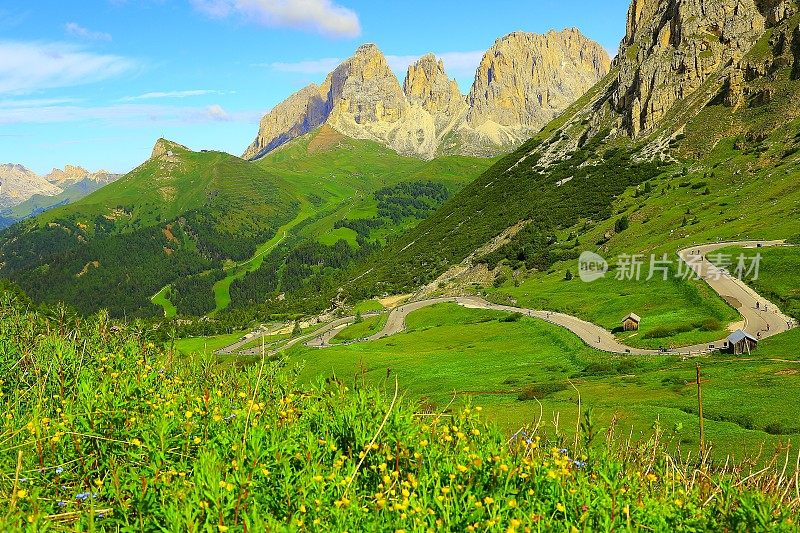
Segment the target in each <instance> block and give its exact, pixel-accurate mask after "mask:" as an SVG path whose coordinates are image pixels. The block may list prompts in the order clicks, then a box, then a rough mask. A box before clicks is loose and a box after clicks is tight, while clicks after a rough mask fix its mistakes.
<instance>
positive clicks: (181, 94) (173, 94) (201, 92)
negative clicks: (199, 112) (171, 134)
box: [122, 89, 222, 102]
mask: <svg viewBox="0 0 800 533" xmlns="http://www.w3.org/2000/svg"><path fill="white" fill-rule="evenodd" d="M208 94H222V93H221V92H220V91H212V90H209V89H195V90H191V91H164V92H151V93H144V94H140V95H138V96H126V97H125V98H122V101H123V102H135V101H137V100H157V99H161V98H189V97H191V96H205V95H208Z"/></svg>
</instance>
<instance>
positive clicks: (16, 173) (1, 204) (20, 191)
mask: <svg viewBox="0 0 800 533" xmlns="http://www.w3.org/2000/svg"><path fill="white" fill-rule="evenodd" d="M61 192H62V191H61V189H60V188H59V187H57V186H55V185H53V184H52V183H50V182H48V181H47V180H46V179H44V178H43V177H41V176H39V175H37V174H36V173H35V172H33V171H31V170H28V169H27V168H25V167H24V166H22V165H15V164H6V165H0V208H8V207H14V206H16V205H19V204H21V203H22V202H24V201H25V200H27V199H29V198H30V197H32V196H33V195H35V194H41V195H42V196H55V195H56V194H59V193H61Z"/></svg>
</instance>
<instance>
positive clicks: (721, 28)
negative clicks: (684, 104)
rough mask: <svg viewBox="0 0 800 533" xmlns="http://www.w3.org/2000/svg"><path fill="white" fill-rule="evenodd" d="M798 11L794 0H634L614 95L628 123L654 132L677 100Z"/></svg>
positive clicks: (632, 129) (733, 64) (732, 64)
mask: <svg viewBox="0 0 800 533" xmlns="http://www.w3.org/2000/svg"><path fill="white" fill-rule="evenodd" d="M795 12H797V4H796V2H794V1H791V0H692V1H686V2H678V1H675V0H633V1H632V3H631V6H630V9H629V11H628V20H627V29H626V34H625V38H624V39H623V41H622V44H621V46H620V53H619V55H618V56H617V60H616V65H617V66H618V67H619V74H618V78H617V81H616V84H615V87H614V92H613V96H612V99H611V103H612V106H613V107H614V108H615V109H616V110H617V111H618V112H619V113H621V114H622V116H623V126H624V128H625V129H626V130H627V132H628V133H629V134H630V135H631V136H633V137H637V136H639V135H641V134H645V133H648V132H650V131H652V130H653V128H655V127H656V126H657V125H658V124H659V121H660V120H661V119H662V118H663V117H664V116H665V115H666V113H667V112H668V111H669V110H670V109H671V108H672V107H673V105H674V104H675V103H676V102H677V101H679V100H682V99H684V98H687V97H688V96H690V95H692V94H693V93H695V92H696V91H697V90H698V89H700V87H701V86H702V85H703V84H704V83H705V82H706V80H708V79H709V78H710V77H711V76H712V75H716V74H718V73H720V72H723V71H725V70H734V69H736V68H737V67H738V65H739V62H740V60H741V59H742V58H743V57H744V55H745V54H746V53H747V52H748V51H749V50H750V49H751V48H752V47H753V45H754V44H755V43H756V41H757V40H758V39H759V38H760V37H761V36H762V35H763V34H764V32H765V30H766V29H767V28H769V27H771V26H774V25H776V24H779V23H780V22H782V21H783V20H785V19H786V18H788V17H789V16H791V15H793V14H794V13H795ZM736 77H737V75H736V74H735V73H733V74H732V79H735V78H736Z"/></svg>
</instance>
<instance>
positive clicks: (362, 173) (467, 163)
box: [217, 127, 493, 310]
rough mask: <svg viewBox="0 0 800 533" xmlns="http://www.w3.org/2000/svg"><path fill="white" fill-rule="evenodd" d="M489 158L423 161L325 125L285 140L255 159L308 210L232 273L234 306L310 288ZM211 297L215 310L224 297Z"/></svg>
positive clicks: (408, 223) (420, 215)
mask: <svg viewBox="0 0 800 533" xmlns="http://www.w3.org/2000/svg"><path fill="white" fill-rule="evenodd" d="M492 163H493V160H491V159H480V158H471V157H462V156H448V157H442V158H439V159H435V160H433V161H422V160H419V159H415V158H411V157H404V156H400V155H398V154H397V153H395V152H393V151H391V150H389V149H387V148H385V147H383V146H381V145H379V144H377V143H374V142H370V141H362V140H354V139H350V138H347V137H345V136H343V135H341V134H338V133H337V132H335V131H334V130H332V129H331V128H327V127H323V128H321V129H319V130H317V131H315V132H313V133H311V134H309V135H305V136H303V137H301V138H299V139H296V140H294V141H292V142H291V143H289V144H287V145H286V146H284V147H282V148H281V149H280V150H277V151H275V152H273V153H271V154H269V155H268V156H266V157H265V158H263V159H261V160H259V161H258V162H257V164H258V165H260V166H261V167H262V168H264V169H266V170H267V171H269V172H271V173H274V174H276V175H279V176H281V177H282V178H283V179H284V180H285V181H286V182H288V183H290V184H291V185H292V186H294V188H295V189H296V190H297V191H298V194H299V195H300V196H301V200H302V201H303V202H304V206H305V208H307V209H309V210H310V212H309V213H308V216H307V217H305V219H304V220H303V221H302V222H300V223H299V224H297V225H296V226H294V228H293V229H292V230H291V231H290V232H288V234H287V237H286V239H285V240H284V241H283V242H281V243H280V245H279V246H277V247H276V249H275V250H274V251H273V252H272V253H271V254H267V255H266V256H265V257H264V258H263V266H262V267H261V268H260V269H257V270H256V271H255V272H249V271H251V270H253V269H249V268H248V269H247V270H248V272H247V273H246V275H245V276H244V277H241V276H237V279H236V280H235V281H234V283H233V284H232V286H231V290H230V293H231V296H232V299H233V306H234V307H238V308H242V307H248V306H251V305H257V304H264V303H265V302H267V301H268V299H269V298H274V297H275V296H277V295H278V294H280V293H282V292H296V291H297V290H301V289H303V288H304V287H312V288H311V289H309V290H312V291H313V290H316V288H318V287H320V285H319V284H320V283H326V282H327V280H328V279H330V278H331V277H332V276H333V275H334V274H335V273H337V272H340V271H341V270H342V269H345V268H347V267H349V266H350V264H351V263H352V262H353V261H354V260H357V259H358V258H362V257H365V256H368V255H369V254H371V253H372V252H374V251H375V250H376V249H379V248H380V247H382V246H384V245H385V243H386V242H387V241H391V240H393V239H395V238H397V236H398V235H401V234H402V233H403V232H404V231H405V230H407V229H409V228H413V227H414V226H416V225H417V224H418V223H419V222H420V221H421V220H423V219H424V218H426V217H427V216H429V214H430V213H432V212H433V210H434V209H435V207H436V206H438V205H439V203H440V202H441V198H443V197H446V196H449V195H451V194H453V193H455V192H456V191H458V190H460V189H461V188H462V187H464V186H465V185H466V184H468V183H469V182H470V181H472V180H473V179H474V178H475V177H476V176H478V175H480V174H481V173H482V172H483V171H484V170H485V169H486V168H487V167H489V166H490V165H491V164H492ZM345 244H346V246H343V245H345ZM326 291H327V289H326V290H325V291H317V293H318V294H321V293H325V292H326ZM217 302H218V306H217V309H218V310H220V309H221V308H224V307H225V303H226V302H227V298H224V297H223V298H218V300H217ZM272 302H273V304H274V303H275V301H274V300H273V301H272ZM269 305H270V304H267V307H269Z"/></svg>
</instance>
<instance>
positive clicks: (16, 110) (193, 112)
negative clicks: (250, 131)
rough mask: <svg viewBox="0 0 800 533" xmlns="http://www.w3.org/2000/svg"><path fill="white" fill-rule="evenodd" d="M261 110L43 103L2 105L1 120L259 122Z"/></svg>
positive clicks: (28, 122) (217, 107) (218, 107)
mask: <svg viewBox="0 0 800 533" xmlns="http://www.w3.org/2000/svg"><path fill="white" fill-rule="evenodd" d="M261 114H262V113H261V111H240V112H235V113H229V112H228V111H226V110H225V109H223V108H222V106H220V105H218V104H214V105H210V106H207V107H181V106H163V105H148V104H119V105H109V106H97V107H88V106H77V105H41V106H35V105H34V106H30V107H22V106H20V107H15V106H8V107H0V124H54V123H64V122H96V121H103V122H107V123H111V124H117V125H123V124H124V125H152V124H160V125H161V124H163V125H169V124H179V125H185V124H199V123H209V122H243V123H257V122H258V119H259V118H260V117H261Z"/></svg>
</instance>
